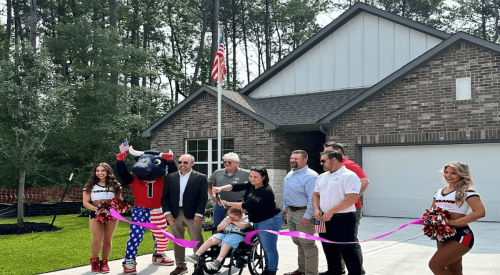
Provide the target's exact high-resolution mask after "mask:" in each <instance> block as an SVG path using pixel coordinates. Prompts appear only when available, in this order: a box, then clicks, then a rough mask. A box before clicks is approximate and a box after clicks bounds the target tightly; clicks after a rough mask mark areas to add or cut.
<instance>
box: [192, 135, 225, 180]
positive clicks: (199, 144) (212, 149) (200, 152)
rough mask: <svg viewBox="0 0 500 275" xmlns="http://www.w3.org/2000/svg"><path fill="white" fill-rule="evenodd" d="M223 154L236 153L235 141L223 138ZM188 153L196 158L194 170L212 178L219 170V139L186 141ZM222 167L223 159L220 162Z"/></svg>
mask: <svg viewBox="0 0 500 275" xmlns="http://www.w3.org/2000/svg"><path fill="white" fill-rule="evenodd" d="M221 143H222V152H221V153H222V154H221V157H222V156H224V154H227V153H229V152H233V151H234V139H233V138H223V139H222V140H221ZM186 153H187V154H191V155H193V156H194V158H195V162H196V164H195V165H194V167H193V169H194V170H196V171H198V172H201V173H203V174H206V175H207V176H210V175H211V174H212V172H213V171H215V170H217V139H216V138H215V139H195V140H187V141H186ZM220 163H221V167H223V165H222V159H221V160H220Z"/></svg>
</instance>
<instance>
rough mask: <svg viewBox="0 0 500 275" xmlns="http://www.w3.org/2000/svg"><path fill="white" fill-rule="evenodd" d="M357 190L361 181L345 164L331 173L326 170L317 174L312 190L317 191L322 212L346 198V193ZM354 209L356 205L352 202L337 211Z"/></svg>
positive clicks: (357, 191) (359, 188)
mask: <svg viewBox="0 0 500 275" xmlns="http://www.w3.org/2000/svg"><path fill="white" fill-rule="evenodd" d="M359 190H361V181H360V180H359V178H358V176H357V175H356V174H355V173H354V172H353V171H351V170H349V169H347V168H345V166H342V167H341V168H340V169H339V170H337V171H335V172H333V173H331V172H329V171H328V172H325V173H323V174H321V175H319V177H318V179H317V180H316V186H315V187H314V192H319V195H320V199H319V208H320V209H321V211H323V213H325V212H327V211H328V210H330V209H331V208H332V207H334V206H335V205H337V204H339V203H340V202H341V201H342V200H344V199H345V198H346V196H347V194H349V193H356V194H359ZM354 211H356V207H355V206H354V204H353V205H351V206H349V207H347V208H346V209H343V210H341V211H339V212H337V213H348V212H354Z"/></svg>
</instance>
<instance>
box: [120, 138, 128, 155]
mask: <svg viewBox="0 0 500 275" xmlns="http://www.w3.org/2000/svg"><path fill="white" fill-rule="evenodd" d="M118 148H120V153H123V152H125V151H127V150H128V141H127V140H125V141H123V143H122V144H120V146H118Z"/></svg>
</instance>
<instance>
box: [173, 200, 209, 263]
mask: <svg viewBox="0 0 500 275" xmlns="http://www.w3.org/2000/svg"><path fill="white" fill-rule="evenodd" d="M184 225H185V226H187V228H188V233H189V237H190V239H191V240H192V241H200V242H199V243H198V244H197V245H196V246H195V247H194V248H193V251H194V252H196V251H197V250H198V248H200V246H201V245H202V244H203V235H202V234H201V229H202V226H201V223H200V225H198V227H194V225H193V220H192V219H191V220H188V219H186V217H185V216H184V212H183V211H182V208H181V209H179V216H177V218H176V219H175V221H174V225H170V230H171V231H172V235H174V237H175V238H178V239H184V234H185V231H186V230H185V228H184ZM194 252H193V253H194ZM174 256H175V265H176V266H177V267H186V248H185V247H183V246H180V245H178V244H176V243H174Z"/></svg>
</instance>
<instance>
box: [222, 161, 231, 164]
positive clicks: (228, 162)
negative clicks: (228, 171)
mask: <svg viewBox="0 0 500 275" xmlns="http://www.w3.org/2000/svg"><path fill="white" fill-rule="evenodd" d="M226 163H227V164H232V163H233V162H232V161H224V164H226Z"/></svg>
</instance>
